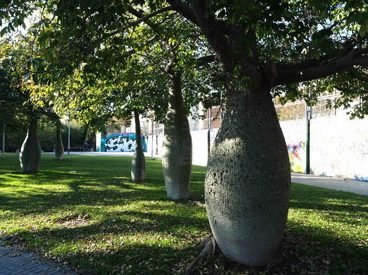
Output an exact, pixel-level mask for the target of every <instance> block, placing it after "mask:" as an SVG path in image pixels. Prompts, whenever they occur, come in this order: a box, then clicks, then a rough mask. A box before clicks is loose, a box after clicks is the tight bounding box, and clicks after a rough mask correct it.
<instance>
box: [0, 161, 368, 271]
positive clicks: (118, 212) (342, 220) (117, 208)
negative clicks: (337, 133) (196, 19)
mask: <svg viewBox="0 0 368 275" xmlns="http://www.w3.org/2000/svg"><path fill="white" fill-rule="evenodd" d="M42 157H43V159H42V163H41V171H40V172H39V173H38V174H37V175H29V174H27V175H26V174H21V173H20V171H19V168H18V161H17V157H16V156H15V155H7V156H6V159H5V160H0V221H1V222H0V235H1V236H2V237H5V238H6V239H7V240H8V241H9V242H10V243H18V244H22V245H24V246H25V248H27V249H29V250H32V251H36V252H37V253H39V254H40V255H43V256H46V257H48V258H51V259H55V260H57V261H60V262H62V263H67V264H68V265H70V266H71V267H72V268H74V269H75V270H77V271H79V272H82V273H92V274H118V273H124V274H159V273H161V274H177V273H182V272H184V271H185V268H186V267H187V265H188V264H189V263H190V262H191V261H192V260H193V258H194V257H195V256H196V255H197V254H198V253H199V251H200V241H201V240H202V239H203V238H205V237H207V236H208V235H209V234H210V229H209V225H208V222H207V218H206V213H205V207H204V205H203V203H202V202H203V180H204V174H205V168H203V167H194V168H193V173H192V182H191V185H192V190H193V197H194V198H196V200H198V201H200V203H194V202H186V203H175V202H171V201H168V200H167V199H166V192H165V189H164V183H163V178H162V172H161V164H160V162H159V161H158V160H150V159H147V179H146V180H145V182H144V184H135V183H132V182H131V181H130V178H129V174H130V158H128V157H102V156H101V157H95V156H94V157H93V156H74V155H70V156H67V158H66V159H65V160H63V161H57V160H55V159H54V157H53V156H51V155H43V156H42ZM283 256H284V257H283V261H282V263H280V264H277V265H271V266H268V267H263V268H247V267H244V266H241V265H237V264H234V263H231V262H230V261H228V260H226V259H225V258H224V257H223V256H221V255H217V256H216V257H210V258H209V259H207V260H206V261H205V262H204V263H203V264H202V265H201V266H200V267H199V269H198V270H197V272H198V273H199V274H201V273H202V274H203V273H204V274H206V273H207V274H208V273H211V274H212V273H217V274H252V273H265V274H267V273H284V274H300V273H304V274H316V273H318V274H321V273H325V274H327V273H330V274H339V273H341V274H343V273H346V272H351V273H361V274H364V273H368V262H367V259H368V198H367V197H364V196H358V195H354V194H349V193H344V192H337V191H332V190H327V189H323V188H314V187H310V186H304V185H298V184H293V185H292V187H291V199H290V211H289V221H288V228H287V232H286V234H285V242H284V247H283Z"/></svg>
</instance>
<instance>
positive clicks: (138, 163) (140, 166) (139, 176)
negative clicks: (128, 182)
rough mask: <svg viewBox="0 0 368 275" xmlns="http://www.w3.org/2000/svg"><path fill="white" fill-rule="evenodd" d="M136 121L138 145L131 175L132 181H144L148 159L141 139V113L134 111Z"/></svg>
mask: <svg viewBox="0 0 368 275" xmlns="http://www.w3.org/2000/svg"><path fill="white" fill-rule="evenodd" d="M134 121H135V134H136V147H135V155H134V158H133V160H132V168H131V176H132V181H134V182H142V181H144V178H145V174H146V159H145V157H144V153H143V146H142V139H141V125H140V121H139V113H138V112H137V111H134Z"/></svg>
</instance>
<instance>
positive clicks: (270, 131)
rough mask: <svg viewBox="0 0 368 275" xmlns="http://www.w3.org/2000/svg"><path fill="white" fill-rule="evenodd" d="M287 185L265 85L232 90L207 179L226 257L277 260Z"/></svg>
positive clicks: (287, 170) (218, 236) (210, 206)
mask: <svg viewBox="0 0 368 275" xmlns="http://www.w3.org/2000/svg"><path fill="white" fill-rule="evenodd" d="M289 184H290V168H289V159H288V154H287V149H286V144H285V140H284V137H283V134H282V131H281V128H280V125H279V122H278V119H277V116H276V112H275V109H274V106H273V102H272V99H271V96H270V94H269V90H268V89H264V91H262V92H258V94H257V93H256V92H253V93H247V94H246V93H240V92H238V93H232V94H230V95H229V96H228V102H227V111H226V114H225V118H224V120H223V124H222V127H221V129H220V130H219V133H218V135H217V137H216V139H215V144H214V146H213V148H212V150H211V155H210V158H209V162H208V171H207V175H206V180H205V195H206V207H207V213H208V217H209V222H210V226H211V229H212V232H213V235H214V237H215V239H216V242H217V243H218V246H219V248H220V249H221V251H222V252H223V253H224V254H225V255H226V256H227V257H228V258H230V259H232V260H234V261H237V262H240V263H243V264H246V265H251V266H261V265H265V264H269V263H272V262H273V261H275V259H276V258H277V256H278V252H279V248H280V244H281V240H282V237H283V232H284V229H285V224H286V218H287V212H288V195H289Z"/></svg>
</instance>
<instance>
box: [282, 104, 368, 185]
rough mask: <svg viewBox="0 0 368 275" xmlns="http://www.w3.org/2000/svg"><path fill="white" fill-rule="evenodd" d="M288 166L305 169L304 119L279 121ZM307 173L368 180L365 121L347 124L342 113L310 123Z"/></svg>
mask: <svg viewBox="0 0 368 275" xmlns="http://www.w3.org/2000/svg"><path fill="white" fill-rule="evenodd" d="M280 124H281V127H282V129H283V132H284V136H285V140H286V143H287V144H288V149H289V156H290V160H291V166H292V168H294V171H296V172H303V171H304V169H305V141H306V122H305V119H300V120H289V121H281V122H280ZM310 125H311V128H310V129H311V139H310V146H311V147H310V148H311V158H310V165H311V171H312V173H313V174H316V175H326V176H337V177H345V178H352V179H359V180H368V119H363V120H359V119H354V120H350V119H349V117H348V116H347V115H346V114H345V113H344V112H342V111H341V112H337V114H336V115H333V116H325V117H315V118H312V120H311V123H310Z"/></svg>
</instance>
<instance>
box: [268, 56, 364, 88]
mask: <svg viewBox="0 0 368 275" xmlns="http://www.w3.org/2000/svg"><path fill="white" fill-rule="evenodd" d="M367 53H368V50H367V49H354V50H351V51H349V52H345V53H344V54H341V55H340V56H337V57H335V58H333V59H330V60H323V61H317V60H308V61H304V62H302V63H296V64H276V68H277V77H276V80H275V85H284V84H290V83H295V82H302V81H309V80H313V79H317V78H323V77H326V76H329V75H331V74H334V73H338V72H341V71H344V70H346V69H348V68H351V67H353V66H355V65H357V66H364V67H368V56H367Z"/></svg>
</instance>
